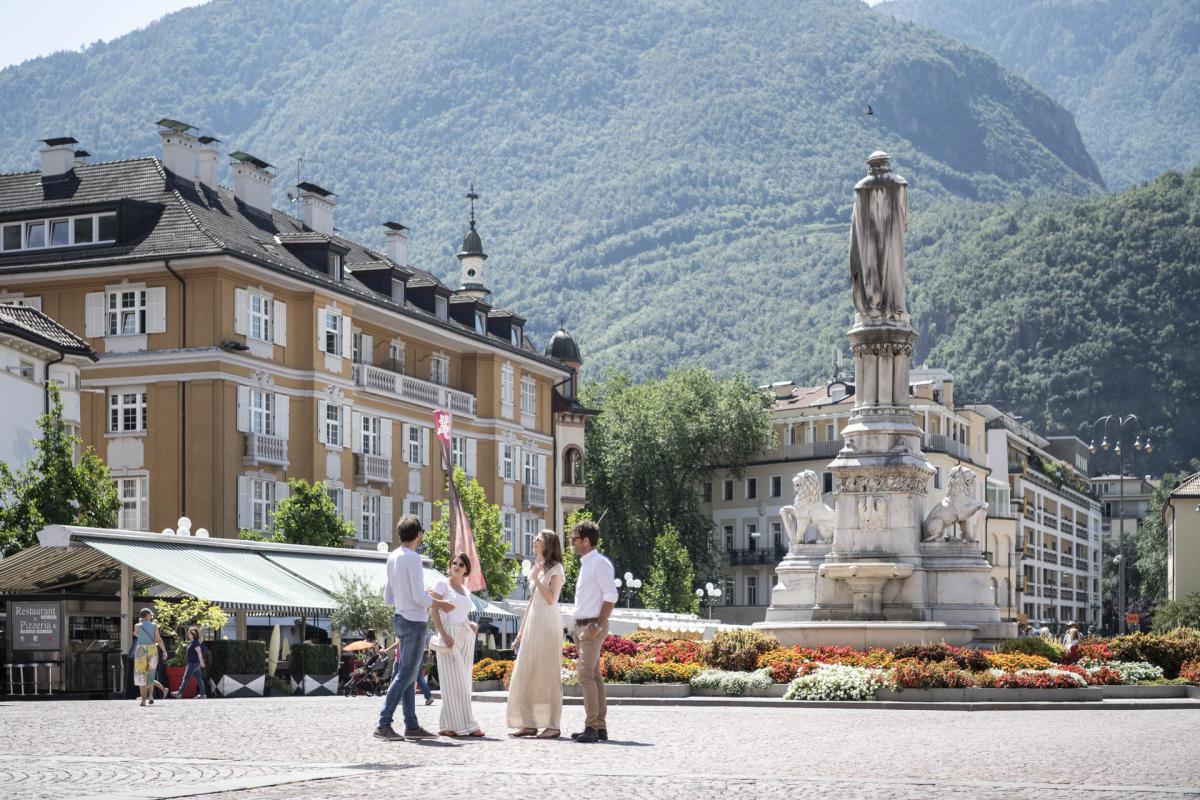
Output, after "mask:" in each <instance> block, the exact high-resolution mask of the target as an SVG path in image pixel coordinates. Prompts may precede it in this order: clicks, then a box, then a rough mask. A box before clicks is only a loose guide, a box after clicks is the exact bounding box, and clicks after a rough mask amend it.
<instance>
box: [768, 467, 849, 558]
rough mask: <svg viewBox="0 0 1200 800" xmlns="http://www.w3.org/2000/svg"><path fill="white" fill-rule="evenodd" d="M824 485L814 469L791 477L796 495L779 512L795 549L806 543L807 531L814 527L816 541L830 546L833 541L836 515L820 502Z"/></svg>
mask: <svg viewBox="0 0 1200 800" xmlns="http://www.w3.org/2000/svg"><path fill="white" fill-rule="evenodd" d="M820 486H821V482H820V479H819V478H818V477H817V473H815V472H813V471H812V470H811V469H806V470H804V471H803V472H797V473H796V476H795V477H794V478H792V487H793V488H794V489H795V490H796V495H795V497H794V498H793V500H792V504H791V505H790V506H784V507H782V508H780V509H779V516H781V517H782V518H783V527H784V529H785V530H786V531H787V535H788V541H789V542H791V544H792V547H796V546H797V545H801V544H804V532H805V531H806V530H808V526H809V525H811V526H813V527H814V528H816V529H817V541H819V542H823V543H825V544H828V543H829V542H832V541H833V529H834V526H835V525H836V524H837V512H835V511H834V510H833V509H832V508H830V507H829V506H827V505H825V502H824V501H823V500H821V490H820Z"/></svg>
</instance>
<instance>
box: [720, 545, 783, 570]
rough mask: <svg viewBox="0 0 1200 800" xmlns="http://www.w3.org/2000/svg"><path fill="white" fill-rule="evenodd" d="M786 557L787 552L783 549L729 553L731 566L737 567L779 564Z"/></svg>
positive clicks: (742, 549)
mask: <svg viewBox="0 0 1200 800" xmlns="http://www.w3.org/2000/svg"><path fill="white" fill-rule="evenodd" d="M786 555H787V550H785V549H784V548H782V547H779V548H775V547H766V548H759V547H755V548H750V547H742V548H736V549H733V550H730V551H729V565H730V566H733V567H736V566H739V565H746V564H778V563H779V562H780V561H783V557H784V556H786Z"/></svg>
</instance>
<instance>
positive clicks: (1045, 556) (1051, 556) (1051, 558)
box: [1042, 550, 1058, 564]
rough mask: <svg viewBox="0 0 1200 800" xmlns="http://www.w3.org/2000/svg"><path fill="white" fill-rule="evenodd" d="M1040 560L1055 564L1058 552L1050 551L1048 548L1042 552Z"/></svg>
mask: <svg viewBox="0 0 1200 800" xmlns="http://www.w3.org/2000/svg"><path fill="white" fill-rule="evenodd" d="M1042 561H1048V562H1050V563H1051V564H1057V563H1058V553H1052V552H1050V551H1049V550H1046V551H1045V552H1043V553H1042Z"/></svg>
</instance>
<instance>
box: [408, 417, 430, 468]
mask: <svg viewBox="0 0 1200 800" xmlns="http://www.w3.org/2000/svg"><path fill="white" fill-rule="evenodd" d="M407 430H408V439H407V440H406V441H405V442H404V460H405V461H406V462H408V463H409V464H412V465H414V466H417V465H419V464H420V463H421V462H422V461H423V460H424V459H422V457H421V455H422V453H421V449H422V445H423V444H424V441H423V440H424V438H425V432H424V430H423V429H422V428H421V427H420V426H419V425H409V426H407Z"/></svg>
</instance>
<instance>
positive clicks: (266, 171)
mask: <svg viewBox="0 0 1200 800" xmlns="http://www.w3.org/2000/svg"><path fill="white" fill-rule="evenodd" d="M229 157H230V158H232V159H233V165H232V168H233V196H234V197H236V198H237V199H238V200H241V201H242V203H243V204H244V205H245V206H246V207H247V208H250V209H252V210H254V211H257V212H259V213H260V214H266V215H267V216H270V215H271V182H272V181H273V180H274V179H275V176H274V175H272V174H271V170H272V169H274V167H272V166H271V165H270V164H268V163H267V162H265V161H263V160H262V159H261V158H255V157H254V156H252V155H250V154H249V153H245V152H242V151H241V150H238V151H236V152H233V153H230V154H229Z"/></svg>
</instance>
